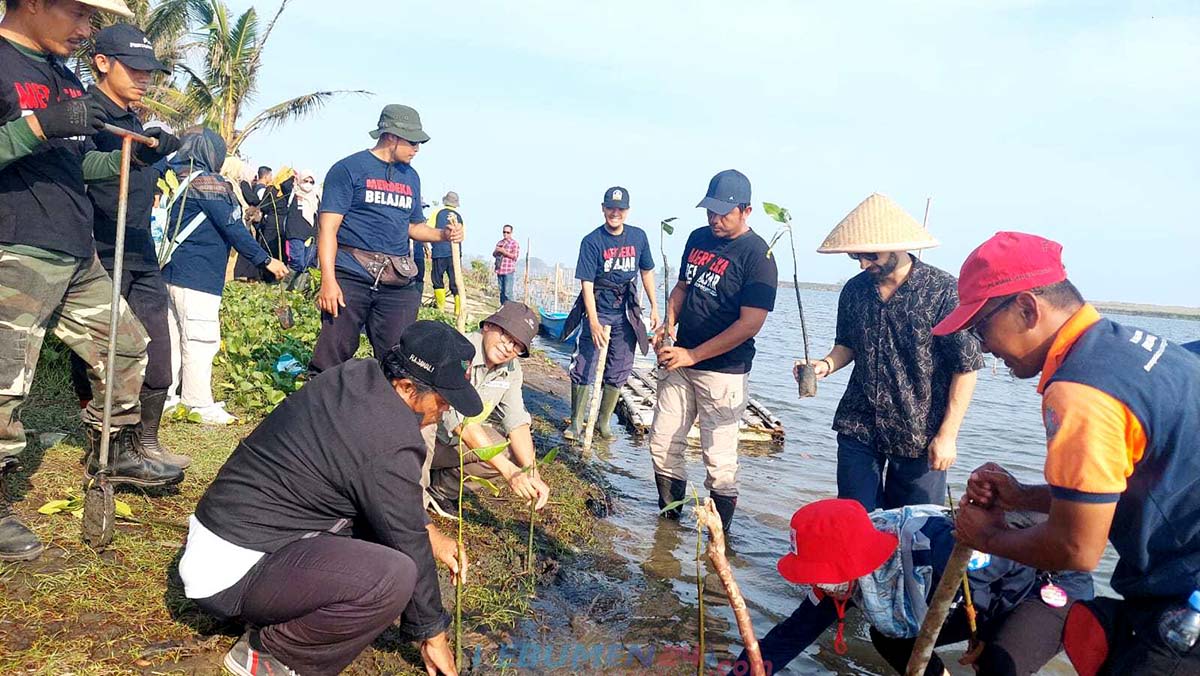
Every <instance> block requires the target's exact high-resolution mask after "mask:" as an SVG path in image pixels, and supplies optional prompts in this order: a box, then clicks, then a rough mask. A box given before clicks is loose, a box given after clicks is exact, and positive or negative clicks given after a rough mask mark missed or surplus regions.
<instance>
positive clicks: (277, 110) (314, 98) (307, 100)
mask: <svg viewBox="0 0 1200 676" xmlns="http://www.w3.org/2000/svg"><path fill="white" fill-rule="evenodd" d="M347 94H350V95H355V96H374V93H373V92H369V91H367V90H365V89H334V90H329V91H320V92H311V93H308V94H304V95H303V96H297V97H295V98H293V99H288V100H287V101H284V102H282V103H277V104H275V105H273V106H271V107H270V108H267V109H266V110H263V111H262V112H260V113H259V114H257V115H255V116H254V117H253V118H252V119H251V120H250V121H249V122H248V123H247V124H246V125H245V126H244V127H243V128H242V131H241V132H240V133H238V135H237V137H236V138H235V139H234V141H233V143H231V144H230V152H233V151H234V150H236V149H237V147H238V146H240V145H241V144H242V143H244V142H245V141H246V139H247V138H248V137H249V136H250V135H251V134H253V133H254V132H255V131H258V130H259V129H261V128H263V127H267V128H269V127H274V126H278V125H281V124H284V123H286V122H291V121H293V120H298V119H300V118H303V117H306V116H308V115H311V114H312V113H314V112H316V111H317V110H320V109H321V107H322V106H324V105H325V104H326V103H328V102H329V100H330V99H332V98H334V97H337V96H344V95H347Z"/></svg>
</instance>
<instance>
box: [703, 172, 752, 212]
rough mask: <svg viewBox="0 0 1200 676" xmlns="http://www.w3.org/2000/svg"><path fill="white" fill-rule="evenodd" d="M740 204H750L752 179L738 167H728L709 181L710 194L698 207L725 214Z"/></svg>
mask: <svg viewBox="0 0 1200 676" xmlns="http://www.w3.org/2000/svg"><path fill="white" fill-rule="evenodd" d="M739 204H750V179H748V178H746V175H745V174H743V173H742V172H740V171H738V170H737V169H726V170H725V171H722V172H720V173H719V174H717V175H716V176H713V177H712V180H711V181H709V182H708V194H707V195H705V196H704V199H702V200H700V203H699V204H697V205H696V207H697V208H700V209H708V210H709V211H711V212H713V213H715V214H719V215H721V216H724V215H725V214H727V213H729V212H731V211H733V208H734V207H736V206H737V205H739Z"/></svg>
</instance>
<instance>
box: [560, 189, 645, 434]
mask: <svg viewBox="0 0 1200 676" xmlns="http://www.w3.org/2000/svg"><path fill="white" fill-rule="evenodd" d="M600 208H601V210H602V211H603V213H604V225H602V226H600V227H598V228H596V229H595V230H593V231H591V232H589V233H588V234H587V236H585V237H584V238H583V242H581V243H580V245H579V260H578V262H576V264H575V278H576V279H578V280H579V285H580V292H579V297H578V298H577V299H576V300H575V306H574V307H573V308H571V313H570V314H568V315H567V320H566V322H565V323H564V324H563V333H562V335H563V336H564V337H565V336H569V335H571V332H572V331H574V330H575V327H576V326H579V325H582V326H583V330H582V331H580V332H579V338H578V340H576V343H575V354H573V355H571V426H570V427H568V428H567V430H566V431H564V432H563V437H564V438H566V439H578V438H579V437H580V436H581V435H582V433H583V425H584V417H585V416H586V415H587V405H588V402H589V401H590V398H589V397H588V396H587V393H588V388H589V386H590V385H591V383H592V381H593V380H594V379H595V378H596V377H597V374H596V373H595V371H596V362H597V357H598V356H599V352H600V351H601V350H608V355H607V361H606V362H605V366H604V382H603V383H602V385H603V387H604V392H603V395H602V397H601V399H600V412H599V414H598V415H597V416H596V433H597V434H599V435H600V438H601V439H612V438H613V433H612V427H611V423H612V415H613V411H615V410H616V408H617V398H618V397H619V396H620V394H621V388H622V387H624V385H625V381H626V380H628V379H629V374H630V373H632V372H633V350H634V348H635V347H636V348H639V349H641V351H642V354H646V352H647V351H649V349H650V342H649V341H648V340H647V339H646V325H645V323H643V321H642V306H641V303H639V302H638V283H637V280H638V277H639V276H640V277H641V278H642V286H644V287H645V289H646V296H647V297H649V299H650V330H651V331H654V330H657V329H658V300H657V297H656V296H655V295H654V256H653V255H652V254H651V252H650V240H649V239H647V238H646V231H645V230H642V229H641V228H639V227H637V226H634V225H626V223H625V218H626V216H628V214H629V191H628V190H626V189H625V188H622V187H620V186H616V187H612V188H609V189H608V190H606V191H604V201H603V202H601V203H600ZM605 326H607V327H609V330H610V331H611V333H610V334H609V335H608V338H605V337H604V327H605Z"/></svg>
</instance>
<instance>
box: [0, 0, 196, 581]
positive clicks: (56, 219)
mask: <svg viewBox="0 0 1200 676" xmlns="http://www.w3.org/2000/svg"><path fill="white" fill-rule="evenodd" d="M97 10H105V11H109V12H113V13H115V14H120V15H122V16H131V13H130V11H129V8H128V7H126V6H125V3H124V2H123V1H122V0H83V1H81V2H76V1H75V0H8V2H6V3H5V13H4V18H3V19H2V20H0V350H3V352H0V487H3V486H5V485H6V484H7V475H8V474H11V473H14V472H16V471H18V470H19V467H20V461H19V456H20V454H21V452H22V451H23V450H24V449H25V429H24V427H23V426H22V425H21V422H20V421H19V420H18V419H17V411H18V410H19V409H20V407H21V405H22V404H23V403H24V401H25V396H26V395H27V394H28V393H29V387H30V385H31V384H32V383H33V374H34V370H35V369H36V367H37V363H38V356H39V354H40V352H41V347H42V340H43V339H44V338H45V335H46V332H47V331H52V332H53V333H54V334H55V335H56V336H58V337H59V338H60V339H61V340H62V341H63V342H64V343H66V344H67V345H68V346H69V347H70V348H71V349H72V350H73V351H75V352H76V353H77V354H79V355H80V356H81V357H83V359H84V361H86V362H87V363H88V365H89V366H90V367H91V368H92V372H91V373H92V378H93V381H92V385H93V388H94V389H95V391H97V392H102V391H104V381H105V379H107V378H110V377H111V378H113V379H114V380H113V399H112V424H113V428H112V431H111V440H112V444H111V448H110V456H109V464H108V480H109V482H110V483H113V484H120V483H127V484H135V485H139V486H164V485H170V484H174V483H178V482H179V481H181V480H182V479H183V471H182V470H181V469H180V468H179V467H176V466H174V465H168V464H165V463H164V462H162V461H161V460H160V459H158V458H156V457H152V456H147V455H144V451H143V447H142V436H141V405H140V403H139V393H140V390H141V388H142V380H143V377H144V374H145V370H146V341H147V338H146V332H145V330H144V329H143V328H142V325H141V323H140V322H138V320H137V318H136V317H135V316H134V314H133V312H131V311H130V310H129V307H128V306H127V305H126V304H125V303H123V302H122V303H121V305H120V307H118V308H112V307H111V304H112V290H113V287H112V280H111V279H110V278H109V276H108V273H107V272H105V270H104V267H103V266H102V265H101V264H100V261H99V260H98V259H97V258H96V247H95V242H94V239H93V236H92V226H93V210H92V203H91V202H90V201H89V200H88V197H87V194H86V189H85V184H86V182H90V181H96V180H102V179H109V178H112V177H114V176H117V175H118V173H119V170H120V161H121V157H120V156H121V153H120V151H119V150H118V151H115V152H101V151H98V150H97V149H96V145H95V143H93V142H92V139H91V137H92V136H94V135H95V134H96V132H97V131H99V130H100V129H101V126H102V125H103V123H104V119H105V112H104V108H103V107H102V105H101V103H100V102H99V101H97V100H96V99H95V98H94V97H92V96H88V95H85V94H84V88H83V84H82V83H81V82H80V81H79V79H78V78H77V77H76V76H75V74H74V73H73V72H71V70H70V69H69V68H67V67H66V66H65V65H64V64H63V59H66V58H67V57H69V56H70V55H71V54H73V53H74V52H75V51H76V50H78V49H79V48H80V47H81V46H82V45H83V44H84V43H85V42H86V41H87V40H88V38H89V37H91V34H92V19H93V17H94V16H95V14H96V11H97ZM164 147H169V141H168V142H167V143H166V144H165V146H164ZM158 157H159V156H158V154H157V152H156V151H154V150H151V149H149V148H146V147H140V149H139V150H138V151H137V152H136V157H135V158H134V161H135V162H136V163H138V164H149V163H152V162H154V161H156V160H157V159H158ZM114 311H115V312H117V313H118V315H119V320H118V324H117V351H116V357H117V358H116V366H115V370H114V372H113V373H112V374H109V373H106V372H104V371H103V363H104V359H105V355H106V347H107V343H108V336H109V318H110V316H111V313H112V312H114ZM103 409H104V402H103V401H101V400H96V399H93V400H92V401H91V402H90V403H89V404H88V406H87V408H85V409H84V411H83V420H84V422H85V429H86V432H87V436H88V446H89V449H88V455H87V461H86V468H85V470H84V472H85V474H86V475H87V476H89V477H92V476H95V473H96V472H97V471H99V469H100V468H99V448H100V436H101V425H102V420H103V415H104V414H103ZM0 492H2V491H0ZM41 551H42V544H41V542H39V541H38V539H37V537H36V536H35V535H34V534H33V533H32V532H31V531H30V530H29V529H28V528H26V527H25V525H24V524H23V523H21V521H20V520H19V519H18V518H17V517H16V516H15V515H14V514H13V513H12V510H11V508H10V507H9V504H8V500H7V497H6V496H0V560H5V561H11V560H28V559H34V558H37V556H38V555H40V553H41Z"/></svg>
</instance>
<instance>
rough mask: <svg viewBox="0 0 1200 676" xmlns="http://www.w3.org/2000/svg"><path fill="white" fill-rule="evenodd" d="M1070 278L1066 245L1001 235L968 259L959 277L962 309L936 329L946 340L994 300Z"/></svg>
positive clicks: (1018, 233) (934, 333) (960, 306)
mask: <svg viewBox="0 0 1200 676" xmlns="http://www.w3.org/2000/svg"><path fill="white" fill-rule="evenodd" d="M1066 278H1067V269H1066V268H1065V267H1063V263H1062V245H1061V244H1059V243H1058V242H1052V241H1050V240H1048V239H1046V238H1044V237H1038V236H1037V235H1028V234H1025V233H1023V232H998V233H996V234H995V235H992V238H991V239H989V240H988V241H986V242H984V243H983V244H980V245H979V248H977V249H975V250H974V251H972V252H971V255H970V256H967V260H966V261H965V262H963V265H962V271H961V272H960V273H959V274H958V307H956V308H954V311H953V312H951V313H950V314H948V315H946V318H945V319H943V320H942V321H940V322H938V325H937V326H935V327H933V335H935V336H945V335H947V334H951V333H954V332H955V331H961V330H963V329H964V328H966V327H967V326H968V325H970V323H971V320H972V319H974V318H975V315H976V314H978V313H979V309H980V308H982V307H983V306H984V304H985V303H987V302H988V299H990V298H998V297H1000V296H1009V295H1012V294H1014V293H1020V292H1022V291H1028V290H1029V289H1036V288H1037V287H1039V286H1046V285H1048V284H1055V283H1058V282H1061V281H1063V280H1064V279H1066Z"/></svg>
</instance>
